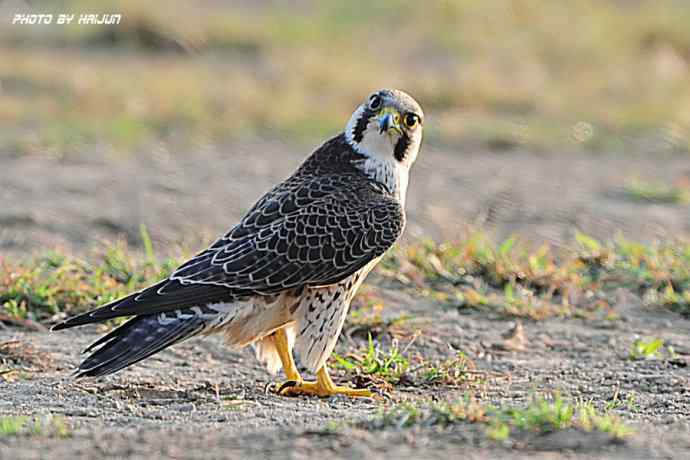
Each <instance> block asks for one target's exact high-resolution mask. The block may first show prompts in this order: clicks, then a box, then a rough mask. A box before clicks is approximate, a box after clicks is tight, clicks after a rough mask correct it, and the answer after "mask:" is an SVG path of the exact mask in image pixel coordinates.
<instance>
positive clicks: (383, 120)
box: [345, 89, 424, 169]
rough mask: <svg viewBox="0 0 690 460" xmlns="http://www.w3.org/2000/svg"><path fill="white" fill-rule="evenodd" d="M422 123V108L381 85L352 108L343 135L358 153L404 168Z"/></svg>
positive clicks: (411, 159)
mask: <svg viewBox="0 0 690 460" xmlns="http://www.w3.org/2000/svg"><path fill="white" fill-rule="evenodd" d="M423 124H424V113H423V112H422V108H421V107H420V106H419V104H418V103H417V101H415V100H414V99H412V97H411V96H410V95H408V94H407V93H404V92H402V91H400V90H397V89H382V90H379V91H376V92H374V93H373V94H371V95H370V96H369V97H368V98H367V100H366V101H364V103H362V104H361V105H360V106H359V107H358V108H357V110H355V112H354V113H353V114H352V117H351V118H350V121H349V122H348V123H347V127H346V128H345V137H346V138H347V141H348V142H349V143H350V145H352V147H353V148H354V149H355V150H357V151H358V152H359V153H361V154H363V155H366V156H368V157H372V158H373V159H376V160H380V161H384V162H395V163H397V164H398V165H399V166H402V167H404V168H406V169H408V168H409V167H410V166H412V163H413V162H414V161H415V159H416V158H417V153H418V152H419V147H420V145H421V143H422V126H423Z"/></svg>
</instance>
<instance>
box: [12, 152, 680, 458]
mask: <svg viewBox="0 0 690 460" xmlns="http://www.w3.org/2000/svg"><path fill="white" fill-rule="evenodd" d="M306 150H308V149H306V148H304V147H293V148H288V147H286V146H284V145H281V144H274V143H269V142H256V143H255V144H245V145H243V146H242V147H239V146H233V145H229V146H225V147H223V148H218V147H208V148H200V149H199V150H198V153H195V154H194V155H192V154H191V153H190V152H168V151H167V150H166V149H164V148H162V147H157V148H154V149H152V152H153V154H149V155H143V154H142V155H139V156H131V157H116V156H110V155H107V154H105V153H102V152H90V153H89V155H85V154H84V155H77V154H74V155H70V156H68V157H67V159H63V160H56V159H48V158H37V157H11V156H0V169H1V170H2V171H3V173H2V180H0V202H2V204H3V206H2V207H0V251H2V254H3V255H6V256H8V257H24V256H26V255H27V254H28V253H30V252H31V251H35V250H41V249H44V248H47V247H53V246H55V245H60V246H63V247H65V248H66V249H68V250H74V251H76V252H81V251H83V250H85V249H86V248H88V247H89V246H91V245H93V244H96V243H97V242H98V241H99V240H100V239H112V238H115V237H120V236H123V235H124V236H125V237H126V238H128V239H129V240H131V242H132V243H133V244H138V238H139V237H138V232H139V230H138V227H139V223H140V222H143V223H145V224H146V225H147V227H148V229H149V231H150V232H151V234H152V235H153V238H154V243H155V244H156V249H157V251H158V252H160V253H165V252H166V249H167V248H169V247H171V245H173V244H185V243H189V244H192V245H193V244H198V242H199V240H203V239H208V238H211V237H213V236H214V235H216V234H217V233H220V232H222V231H223V230H225V229H226V228H227V227H228V226H229V225H230V224H231V223H232V222H233V221H235V220H236V219H237V218H238V217H239V216H240V215H241V213H242V211H243V210H245V209H247V208H248V207H249V206H250V205H251V203H252V202H253V200H254V199H255V198H256V197H258V195H259V194H260V193H261V192H262V191H263V190H265V189H267V188H268V187H270V185H271V184H272V183H274V182H275V181H277V180H279V179H280V178H281V177H284V176H285V175H287V174H288V173H289V172H290V171H291V170H292V169H293V168H294V167H295V166H296V165H297V164H298V163H299V161H300V160H301V158H302V157H303V156H304V152H305V151H306ZM688 176H690V168H689V167H688V161H687V157H686V156H683V155H669V156H668V157H660V156H658V155H656V156H651V155H646V154H645V152H642V151H641V152H638V153H636V154H625V155H624V154H622V153H621V154H616V153H611V154H601V155H595V154H588V153H578V152H562V153H558V154H549V155H547V154H543V155H540V154H534V153H529V152H521V151H505V152H463V153H459V152H452V151H441V150H437V149H433V148H429V149H427V150H426V151H425V152H423V155H422V158H421V160H420V162H419V165H418V166H417V167H416V169H415V171H414V176H413V183H412V185H411V187H412V188H411V191H410V202H409V212H410V217H411V223H410V227H409V228H408V235H407V236H408V237H411V238H414V237H418V236H421V235H431V236H434V237H436V238H450V237H457V236H459V235H461V234H462V231H463V229H464V227H465V226H466V225H467V224H468V223H470V224H472V225H475V226H477V227H480V228H486V229H487V230H488V231H489V232H491V233H494V234H495V235H496V236H498V237H505V236H507V235H509V234H512V233H517V234H519V235H521V236H522V237H523V238H525V239H529V240H533V241H542V240H548V241H552V242H555V243H560V242H565V241H570V239H571V237H572V234H573V233H574V231H575V230H581V231H584V232H587V233H590V234H593V235H595V236H598V237H602V238H605V237H610V236H612V235H613V234H614V233H615V232H616V231H619V230H621V231H623V232H624V234H625V235H626V236H628V237H631V238H637V239H642V240H651V239H654V238H656V237H665V238H668V237H675V236H688V235H689V234H690V218H689V217H688V209H687V206H683V205H665V204H655V203H648V202H639V201H633V200H630V199H629V198H627V197H626V196H625V195H624V194H623V193H622V191H621V190H622V189H621V187H622V185H623V183H624V182H625V181H626V180H628V179H630V178H639V179H642V180H652V181H676V180H681V179H682V178H683V177H688ZM371 283H372V285H374V286H377V290H378V291H379V294H380V295H381V296H382V298H383V299H384V303H385V308H384V314H385V315H390V316H391V317H392V316H395V315H400V314H403V313H404V314H409V315H411V316H412V317H413V318H415V320H414V322H413V324H414V328H420V329H421V330H422V332H423V333H422V334H421V335H420V336H419V337H417V338H416V340H415V341H414V343H412V345H411V346H410V348H409V352H410V353H411V354H418V355H419V356H423V357H424V359H428V360H433V359H442V358H446V357H450V356H453V355H454V353H455V352H454V351H453V350H463V351H464V352H465V353H467V355H468V356H469V357H470V358H472V359H473V360H474V361H475V362H476V364H477V365H478V366H479V368H480V369H483V370H486V371H489V372H491V374H489V375H492V376H495V377H492V378H490V379H488V383H487V384H486V385H485V386H484V387H483V388H482V392H481V393H480V394H481V397H482V399H483V400H485V401H487V402H491V403H495V404H520V403H525V402H526V401H527V400H528V399H529V398H530V395H532V394H534V393H536V392H539V393H542V392H547V391H551V390H555V391H559V392H560V393H561V394H562V395H563V396H565V397H567V398H572V399H575V398H583V399H592V400H593V401H595V402H596V403H597V404H603V403H604V402H606V401H610V400H612V398H614V395H615V394H616V393H618V395H619V397H620V398H622V399H624V398H625V397H627V395H629V394H632V395H633V397H634V401H635V404H634V408H633V409H632V410H630V409H629V408H627V407H619V408H617V409H615V410H614V412H615V413H617V414H618V415H620V416H621V417H623V418H624V419H625V420H627V421H628V422H629V423H631V424H632V425H633V426H634V427H635V428H636V431H637V433H636V434H635V435H634V436H633V437H632V438H630V439H629V440H628V441H627V442H625V443H616V442H613V441H612V440H611V439H609V438H608V437H606V436H600V435H594V434H582V433H579V432H571V431H566V432H562V433H557V434H554V435H547V436H534V437H531V438H528V439H522V440H519V441H512V442H509V443H507V444H505V445H496V444H492V443H489V441H487V438H486V436H484V434H483V429H482V428H481V427H478V426H473V425H469V424H468V425H462V424H461V425H458V426H455V427H453V428H450V429H432V428H424V429H422V428H415V429H412V430H393V429H387V430H384V431H382V432H377V431H367V430H364V429H361V428H355V427H352V426H346V425H342V424H340V425H338V426H337V428H335V429H326V426H327V425H328V423H329V422H338V423H341V422H354V423H355V426H357V425H356V422H358V421H361V420H369V419H371V418H372V417H374V416H375V415H376V414H377V412H378V411H379V408H380V407H381V406H382V405H385V404H391V403H392V402H396V401H404V400H422V399H424V400H427V399H429V398H432V399H447V398H454V397H458V398H460V397H462V396H463V395H464V394H465V392H466V391H467V388H464V387H457V388H455V387H441V386H434V387H416V386H414V385H412V384H406V385H403V386H399V387H396V388H395V389H394V390H393V391H392V392H391V394H390V397H389V400H388V401H387V402H386V401H379V400H367V399H364V400H356V401H351V400H345V399H341V398H335V399H330V400H316V399H301V398H297V399H286V398H281V397H277V396H274V395H272V394H267V393H266V392H265V391H264V389H265V386H266V385H267V384H268V383H269V382H271V381H273V378H272V377H271V376H269V375H268V374H267V373H266V372H265V371H264V370H263V369H262V368H260V367H259V366H258V364H257V363H256V361H255V360H254V358H253V356H252V354H251V352H250V351H249V350H245V351H242V352H232V351H229V350H227V349H226V348H225V347H224V346H223V345H222V343H221V342H220V341H219V340H214V339H206V340H194V341H190V342H188V343H185V344H182V345H180V346H177V347H175V348H173V349H172V350H168V351H165V352H163V353H161V354H160V355H157V356H156V357H154V358H152V359H150V360H147V361H145V362H144V363H143V364H141V365H139V366H136V367H134V368H132V369H130V370H127V371H125V372H123V373H121V374H119V375H116V376H112V377H108V378H106V379H103V380H97V381H80V382H73V381H72V380H70V379H68V378H67V375H68V374H69V371H70V370H71V369H73V368H74V366H75V365H76V364H77V362H78V360H79V358H80V356H79V350H81V349H83V348H84V347H85V346H86V345H87V344H88V343H89V342H91V341H92V340H94V339H95V338H96V337H97V333H98V331H97V330H96V329H95V328H83V329H80V330H76V331H67V332H64V333H55V334H50V333H45V332H28V331H21V330H16V329H0V343H7V342H12V343H14V341H17V343H18V349H20V350H22V352H21V353H19V354H18V355H17V356H16V357H14V358H12V359H14V360H15V361H14V365H16V366H19V367H20V368H21V369H23V374H22V375H23V378H20V379H17V380H15V381H12V382H2V381H1V380H0V416H4V415H31V416H42V415H46V414H58V415H61V416H62V417H64V420H65V423H66V424H67V425H68V427H69V431H70V433H71V437H69V438H66V439H61V438H57V437H49V436H37V437H36V436H34V437H31V438H26V437H6V438H1V437H0V458H1V459H5V458H7V459H10V458H13V459H14V458H47V457H50V458H53V459H62V458H65V459H67V458H70V459H71V458H94V457H97V458H122V457H125V456H131V457H132V458H158V457H171V458H295V459H297V458H312V457H313V456H316V455H317V454H318V455H320V456H323V455H328V456H330V457H332V458H410V459H412V458H445V459H447V458H478V459H479V458H487V459H489V458H491V459H495V458H543V459H547V458H548V459H552V458H553V459H565V458H569V459H570V458H600V457H605V458H621V459H622V458H688V457H690V425H689V423H688V420H689V418H688V417H689V416H690V393H689V391H690V370H689V369H688V366H687V364H688V357H689V356H690V337H689V336H688V333H687V331H688V330H689V329H690V320H687V319H683V318H681V317H679V316H678V315H675V314H672V313H666V312H659V311H648V310H646V309H645V308H644V307H643V306H642V305H641V302H640V299H639V298H638V297H637V296H636V295H635V294H634V293H630V292H625V291H621V292H620V296H619V302H618V303H617V305H616V306H615V308H616V311H617V312H618V313H619V314H620V315H621V319H620V320H616V321H593V320H581V319H570V320H562V319H559V320H546V321H540V322H527V323H525V324H524V331H525V339H526V340H525V349H524V350H522V351H521V350H508V351H506V350H502V347H501V343H502V341H503V340H504V339H503V337H502V334H503V333H505V332H506V331H508V330H510V328H511V327H512V326H513V324H512V323H511V322H510V321H507V320H504V319H498V318H494V317H491V316H490V315H487V314H486V313H477V312H464V311H463V312H460V311H458V310H456V309H443V308H441V307H439V306H438V305H435V304H433V303H430V302H429V301H428V300H425V299H422V298H419V297H417V296H416V295H414V294H413V293H403V292H400V291H399V289H396V288H395V287H394V286H390V285H387V284H386V282H384V281H383V280H379V279H376V278H374V279H372V280H371ZM639 337H659V338H662V339H664V340H665V342H666V344H667V345H671V346H673V348H674V350H675V352H676V354H677V356H676V357H675V358H674V359H667V358H662V359H656V360H642V361H631V360H629V359H627V354H628V352H629V350H630V347H631V344H632V342H633V341H634V340H635V339H636V338H639ZM380 339H381V340H382V341H383V342H384V344H385V343H390V340H391V337H390V336H389V335H388V334H383V335H382V336H381V337H380ZM406 340H408V338H405V337H403V338H402V339H401V341H402V343H403V345H405V344H406V343H407V342H406ZM363 345H364V339H363V338H362V337H360V336H355V337H347V336H344V337H342V338H341V340H340V342H339V345H338V347H339V351H340V352H341V353H342V352H344V351H345V350H346V349H352V348H353V347H354V348H358V347H361V346H363ZM337 377H338V378H348V376H347V375H345V374H343V373H341V374H340V375H337ZM219 396H220V398H219ZM461 456H462V457H461Z"/></svg>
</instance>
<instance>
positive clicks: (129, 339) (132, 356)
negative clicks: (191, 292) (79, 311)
mask: <svg viewBox="0 0 690 460" xmlns="http://www.w3.org/2000/svg"><path fill="white" fill-rule="evenodd" d="M206 324H207V322H206V319H205V318H203V316H202V315H199V314H198V312H195V311H193V310H192V309H182V310H176V311H174V312H168V313H166V314H151V315H140V316H136V317H134V318H132V319H130V320H129V321H127V322H126V323H125V324H123V325H122V326H120V327H118V328H117V329H115V330H113V331H111V332H110V333H109V334H107V335H105V336H103V337H101V338H100V339H98V340H97V341H96V342H94V343H92V344H91V345H89V347H88V348H87V349H86V350H84V353H88V352H90V351H92V350H94V349H96V347H99V348H98V349H96V351H94V352H93V353H92V354H91V355H90V356H89V357H88V358H86V359H85V360H84V361H83V362H82V363H81V364H80V365H79V369H77V370H76V372H75V375H76V377H77V378H80V377H99V376H102V375H108V374H112V373H113V372H117V371H119V370H121V369H124V368H125V367H128V366H131V365H132V364H134V363H137V362H139V361H141V360H142V359H145V358H148V357H149V356H151V355H153V354H155V353H158V352H159V351H161V350H163V349H165V348H168V347H169V346H171V345H173V344H176V343H178V342H181V341H183V340H185V339H188V338H190V337H192V336H194V335H196V334H198V333H200V332H201V331H203V330H204V328H205V327H206Z"/></svg>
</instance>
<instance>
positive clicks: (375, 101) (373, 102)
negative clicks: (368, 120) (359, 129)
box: [369, 94, 383, 110]
mask: <svg viewBox="0 0 690 460" xmlns="http://www.w3.org/2000/svg"><path fill="white" fill-rule="evenodd" d="M381 104H383V99H381V96H379V95H377V94H374V95H373V96H371V97H370V98H369V108H370V109H371V110H378V109H380V108H381Z"/></svg>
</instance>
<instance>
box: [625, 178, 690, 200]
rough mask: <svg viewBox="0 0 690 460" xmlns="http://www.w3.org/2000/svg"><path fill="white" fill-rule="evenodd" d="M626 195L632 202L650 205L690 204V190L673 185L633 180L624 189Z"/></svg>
mask: <svg viewBox="0 0 690 460" xmlns="http://www.w3.org/2000/svg"><path fill="white" fill-rule="evenodd" d="M624 191H625V194H626V195H627V196H628V197H629V198H630V199H632V200H635V201H643V202H650V203H668V204H685V203H690V188H688V187H681V186H677V185H672V184H663V183H651V182H643V181H640V180H631V181H629V182H628V183H627V184H625V187H624Z"/></svg>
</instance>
